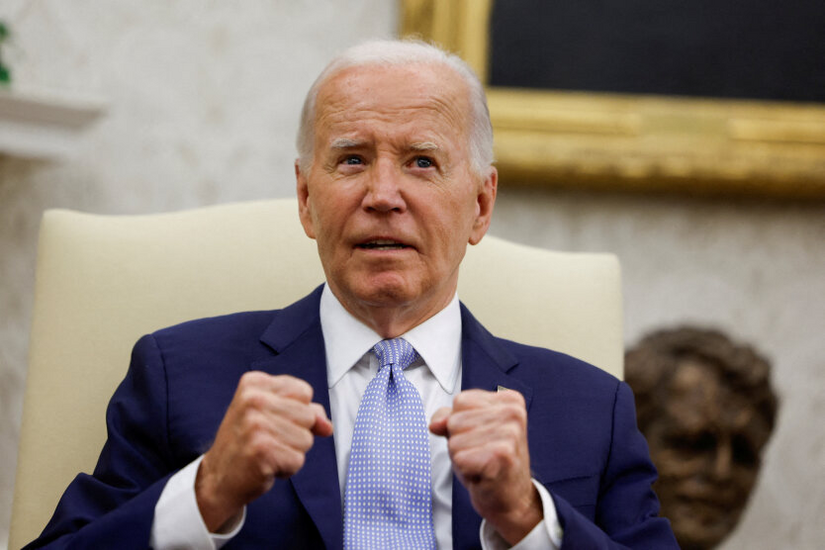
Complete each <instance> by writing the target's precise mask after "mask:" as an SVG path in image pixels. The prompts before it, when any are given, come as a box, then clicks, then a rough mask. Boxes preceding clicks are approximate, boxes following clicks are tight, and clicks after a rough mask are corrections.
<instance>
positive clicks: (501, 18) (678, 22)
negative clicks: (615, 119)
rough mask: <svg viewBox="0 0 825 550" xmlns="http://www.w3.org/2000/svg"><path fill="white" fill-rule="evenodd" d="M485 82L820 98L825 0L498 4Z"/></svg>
mask: <svg viewBox="0 0 825 550" xmlns="http://www.w3.org/2000/svg"><path fill="white" fill-rule="evenodd" d="M490 32H491V42H490V64H491V67H490V69H491V70H490V85H492V86H505V87H526V88H543V89H553V90H582V91H591V92H619V93H630V94H664V95H677V96H698V97H718V98H741V99H762V100H780V101H803V102H820V103H825V0H790V1H784V2H783V1H779V0H751V1H749V2H734V1H731V0H689V1H680V2H676V1H672V0H620V1H619V0H617V1H612V2H609V1H604V0H567V1H565V0H560V1H551V0H498V1H497V2H496V3H495V5H494V8H493V13H492V17H491V22H490Z"/></svg>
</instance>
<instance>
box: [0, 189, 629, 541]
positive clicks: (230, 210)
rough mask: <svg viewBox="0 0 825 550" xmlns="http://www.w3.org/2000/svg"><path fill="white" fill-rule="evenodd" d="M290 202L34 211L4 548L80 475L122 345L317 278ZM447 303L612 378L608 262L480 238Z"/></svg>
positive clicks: (300, 290)
mask: <svg viewBox="0 0 825 550" xmlns="http://www.w3.org/2000/svg"><path fill="white" fill-rule="evenodd" d="M297 211H298V209H297V203H296V201H295V200H294V199H281V200H269V201H258V202H250V203H239V204H230V205H224V206H214V207H208V208H201V209H197V210H191V211H184V212H177V213H171V214H156V215H146V216H100V215H92V214H83V213H78V212H71V211H65V210H53V211H49V212H47V213H46V214H45V216H44V218H43V223H42V227H41V233H40V244H39V249H38V259H37V275H36V279H37V280H36V288H35V304H34V318H33V324H32V332H31V342H30V356H29V371H28V381H27V388H26V395H25V405H24V412H23V427H22V430H21V434H20V451H19V458H18V465H17V477H16V486H15V491H14V504H13V513H12V524H11V539H10V547H11V548H19V547H20V546H22V545H23V544H24V543H25V542H27V541H29V540H31V539H33V538H34V537H36V536H37V535H38V534H39V533H40V531H41V530H42V529H43V527H44V526H45V524H46V522H47V521H48V519H49V517H50V516H51V514H52V511H53V510H54V506H55V504H56V503H57V500H58V498H59V497H60V495H61V494H62V492H63V490H64V488H65V487H66V486H67V485H68V483H69V482H70V481H71V480H72V478H73V477H74V476H75V474H76V473H78V472H79V471H85V472H91V470H92V469H93V468H94V464H95V462H96V459H97V455H98V453H99V451H100V449H101V447H102V445H103V442H104V439H105V437H106V431H105V423H104V412H105V408H106V404H107V402H108V399H109V397H110V396H111V395H112V393H113V391H114V389H115V387H116V386H117V384H118V383H119V382H120V380H121V379H122V378H123V376H124V375H125V373H126V368H127V366H128V362H129V355H130V351H131V347H132V345H133V344H134V342H135V341H137V339H138V338H139V337H140V336H141V335H143V334H145V333H147V332H151V331H154V330H156V329H158V328H161V327H164V326H168V325H171V324H174V323H178V322H181V321H184V320H187V319H192V318H196V317H204V316H210V315H217V314H222V313H228V312H232V311H241V310H250V309H269V308H278V307H281V306H285V305H287V304H289V303H291V302H293V301H295V300H296V299H298V298H300V297H302V296H304V295H305V294H307V293H309V292H310V291H311V290H312V289H313V288H314V287H315V286H316V285H318V284H319V283H320V282H322V280H323V272H322V270H321V265H320V262H319V260H318V257H317V254H316V251H315V245H314V242H313V241H311V240H310V239H308V238H306V236H305V235H304V233H303V230H302V228H301V226H300V223H299V222H298V214H297ZM459 296H460V297H461V298H462V300H463V301H464V302H465V303H466V304H467V306H468V307H469V308H470V309H471V311H473V313H474V314H475V315H476V317H477V318H478V319H479V320H480V321H481V322H482V323H484V324H485V325H486V326H487V328H489V329H490V331H491V332H493V333H494V334H497V335H499V336H504V337H507V338H511V339H514V340H518V341H521V342H525V343H530V344H536V345H542V346H545V347H551V348H554V349H558V350H561V351H564V352H567V353H570V354H571V355H575V356H578V357H581V358H583V359H585V360H587V361H590V362H592V363H594V364H596V365H598V366H600V367H602V368H604V369H605V370H608V371H609V372H611V373H613V374H615V375H617V376H621V370H622V327H621V294H620V275H619V265H618V262H617V260H616V258H615V257H613V256H611V255H605V254H570V253H557V252H549V251H545V250H539V249H534V248H529V247H525V246H521V245H517V244H513V243H508V242H506V241H503V240H500V239H496V238H493V237H490V236H487V237H485V238H484V240H483V241H482V243H481V244H480V245H478V246H476V247H470V248H469V250H468V253H467V257H466V258H465V260H464V263H463V265H462V268H461V277H460V282H459Z"/></svg>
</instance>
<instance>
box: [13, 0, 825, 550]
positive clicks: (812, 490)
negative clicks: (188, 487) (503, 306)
mask: <svg viewBox="0 0 825 550" xmlns="http://www.w3.org/2000/svg"><path fill="white" fill-rule="evenodd" d="M238 5H239V4H236V3H232V2H218V1H207V0H178V1H176V2H165V1H161V0H149V1H145V2H137V1H135V0H109V1H108V2H105V3H104V2H96V1H93V0H74V1H73V2H65V1H62V0H3V2H2V4H0V18H4V19H6V20H8V21H9V22H10V23H11V25H12V29H13V31H14V32H15V34H16V38H15V44H14V46H13V49H12V50H11V51H10V52H8V53H9V57H10V59H11V61H12V62H13V68H14V69H15V80H16V81H17V82H18V83H19V84H21V85H33V86H34V85H36V86H41V87H43V86H45V87H49V88H56V89H66V90H75V91H81V92H92V93H96V94H99V95H101V96H103V97H105V98H106V99H108V100H109V102H110V111H109V113H108V116H107V117H106V118H105V119H104V120H103V121H102V122H101V123H100V124H98V125H97V126H95V127H94V128H93V129H92V130H91V131H89V132H88V133H87V134H86V135H85V136H84V138H83V139H82V141H81V143H80V144H79V146H80V147H79V151H78V154H77V155H76V156H74V157H73V158H71V159H70V160H68V161H63V162H53V163H44V162H31V161H22V160H19V159H9V158H2V157H0V312H2V313H1V314H0V315H1V316H0V464H3V468H0V548H3V542H4V541H5V533H6V529H7V524H8V520H9V514H10V503H11V490H12V483H13V472H14V467H13V466H14V463H15V461H16V440H17V433H18V429H19V424H20V413H21V405H22V403H21V399H22V388H23V384H24V379H25V356H26V345H27V333H28V328H29V322H30V310H31V299H32V297H31V289H32V284H33V271H34V257H35V247H36V238H37V225H38V223H39V218H40V215H41V213H42V211H43V210H44V209H45V208H52V207H69V208H76V209H81V210H86V211H92V212H104V213H138V212H157V211H164V210H174V209H180V208H188V207H194V206H200V205H205V204H212V203H218V202H227V201H234V200H246V199H255V198H264V197H274V196H287V195H290V194H292V193H293V176H292V159H293V158H294V154H295V153H294V146H293V136H294V132H295V128H296V126H297V113H298V110H299V106H300V102H301V100H302V96H303V94H304V92H305V91H306V89H307V88H308V86H309V84H310V83H311V81H312V79H313V78H314V76H315V75H316V74H317V72H318V71H319V70H320V68H321V67H322V66H323V64H324V62H325V60H327V59H328V58H329V57H330V56H331V55H333V53H335V52H337V51H339V50H340V49H341V48H343V47H345V46H347V45H349V44H351V43H354V42H357V41H359V40H361V39H363V38H366V37H371V36H390V35H392V34H393V33H394V31H395V25H396V23H395V18H396V13H397V8H396V5H395V3H394V2H393V1H390V0H346V1H344V0H341V1H333V0H303V1H297V0H267V1H264V0H259V1H249V2H245V3H243V4H242V6H243V7H242V9H241V8H238V7H237V6H238ZM492 232H493V233H495V234H498V235H500V236H504V237H508V238H510V239H513V240H517V241H522V242H526V243H530V244H534V245H538V246H544V247H548V248H555V249H563V250H606V251H613V252H616V253H618V254H619V255H620V257H621V260H622V263H623V266H624V279H625V282H624V290H625V299H626V311H627V313H626V326H625V334H626V336H627V340H628V341H629V342H632V341H635V340H636V339H637V338H638V337H639V336H640V335H641V334H642V333H643V332H644V331H646V330H648V329H650V328H653V327H658V326H661V325H663V324H671V323H676V322H681V321H695V322H701V323H703V324H712V325H715V326H719V327H721V328H723V329H725V330H727V331H728V332H729V333H731V334H733V335H735V336H738V337H740V338H744V339H746V340H748V341H750V342H754V343H757V344H758V347H760V349H762V350H763V351H764V352H765V353H767V354H768V355H769V356H771V357H772V358H773V359H774V362H775V379H776V385H777V387H778V389H779V391H780V393H781V395H782V397H783V403H782V409H781V413H780V418H779V426H778V430H777V433H776V434H775V437H774V439H773V441H772V442H771V444H770V448H769V452H768V456H767V460H766V464H765V468H764V475H763V477H762V480H761V482H760V484H759V487H758V489H757V492H756V495H755V497H754V499H753V501H752V505H751V507H750V509H749V512H748V513H747V516H746V518H745V520H744V522H743V523H742V525H741V529H740V530H739V532H738V533H737V534H736V536H735V538H734V539H733V540H731V541H730V542H729V544H728V545H726V548H745V547H747V548H776V547H797V548H814V547H820V546H822V545H823V544H825V533H823V528H822V527H819V526H818V525H817V524H818V523H819V518H821V517H825V490H823V489H825V486H824V485H825V482H823V480H825V427H823V426H822V425H821V422H818V420H819V419H820V418H822V416H823V413H825V360H823V359H822V355H823V351H825V349H823V348H825V346H823V344H821V343H820V340H822V338H821V337H820V336H819V335H820V333H822V332H823V329H825V276H824V275H825V245H823V244H822V243H823V241H824V240H825V239H824V238H825V205H799V204H798V205H788V204H771V203H742V202H730V201H728V202H723V201H689V200H679V199H663V198H644V197H641V196H624V195H610V194H596V193H582V194H577V193H569V192H542V191H529V190H519V189H517V188H514V187H508V186H507V185H506V182H504V184H503V187H502V189H501V195H500V202H499V206H498V210H497V212H496V216H495V221H494V224H493V228H492Z"/></svg>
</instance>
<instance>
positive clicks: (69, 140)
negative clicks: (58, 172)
mask: <svg viewBox="0 0 825 550" xmlns="http://www.w3.org/2000/svg"><path fill="white" fill-rule="evenodd" d="M105 110H106V102H105V101H103V100H101V99H99V98H94V97H88V96H81V95H76V94H65V93H62V92H53V91H42V90H18V89H15V88H9V89H2V88H0V155H11V156H17V157H25V158H39V159H43V158H45V159H49V158H61V157H65V156H67V155H69V154H70V153H71V152H72V150H73V149H74V147H75V145H76V142H77V139H78V135H79V134H80V132H81V131H82V130H83V129H84V128H86V127H87V126H89V125H90V124H91V123H92V122H93V121H94V120H96V119H97V118H98V117H100V116H101V115H102V114H103V113H104V112H105Z"/></svg>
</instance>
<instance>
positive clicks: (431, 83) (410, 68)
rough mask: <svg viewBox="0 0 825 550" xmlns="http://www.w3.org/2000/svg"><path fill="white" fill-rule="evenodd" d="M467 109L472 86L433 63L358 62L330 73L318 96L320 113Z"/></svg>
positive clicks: (444, 67) (318, 111)
mask: <svg viewBox="0 0 825 550" xmlns="http://www.w3.org/2000/svg"><path fill="white" fill-rule="evenodd" d="M393 106H395V107H399V108H403V107H406V108H409V109H416V108H420V109H424V110H429V109H435V110H455V111H457V112H460V111H466V110H467V109H468V107H469V88H468V87H467V85H466V83H465V82H464V81H463V79H462V78H461V77H460V76H459V75H458V73H456V72H455V70H453V69H452V68H451V67H448V66H442V65H440V64H433V63H413V64H408V65H358V66H352V67H346V68H343V69H341V70H339V71H337V72H335V73H333V74H332V75H330V76H328V77H327V78H326V79H325V81H324V82H323V84H322V85H321V87H320V89H319V91H318V95H317V97H316V112H317V115H318V116H319V117H323V116H324V115H329V114H330V113H329V112H328V111H332V112H335V111H336V110H338V109H345V110H353V109H364V110H371V109H376V110H377V109H384V108H391V107H393Z"/></svg>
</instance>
